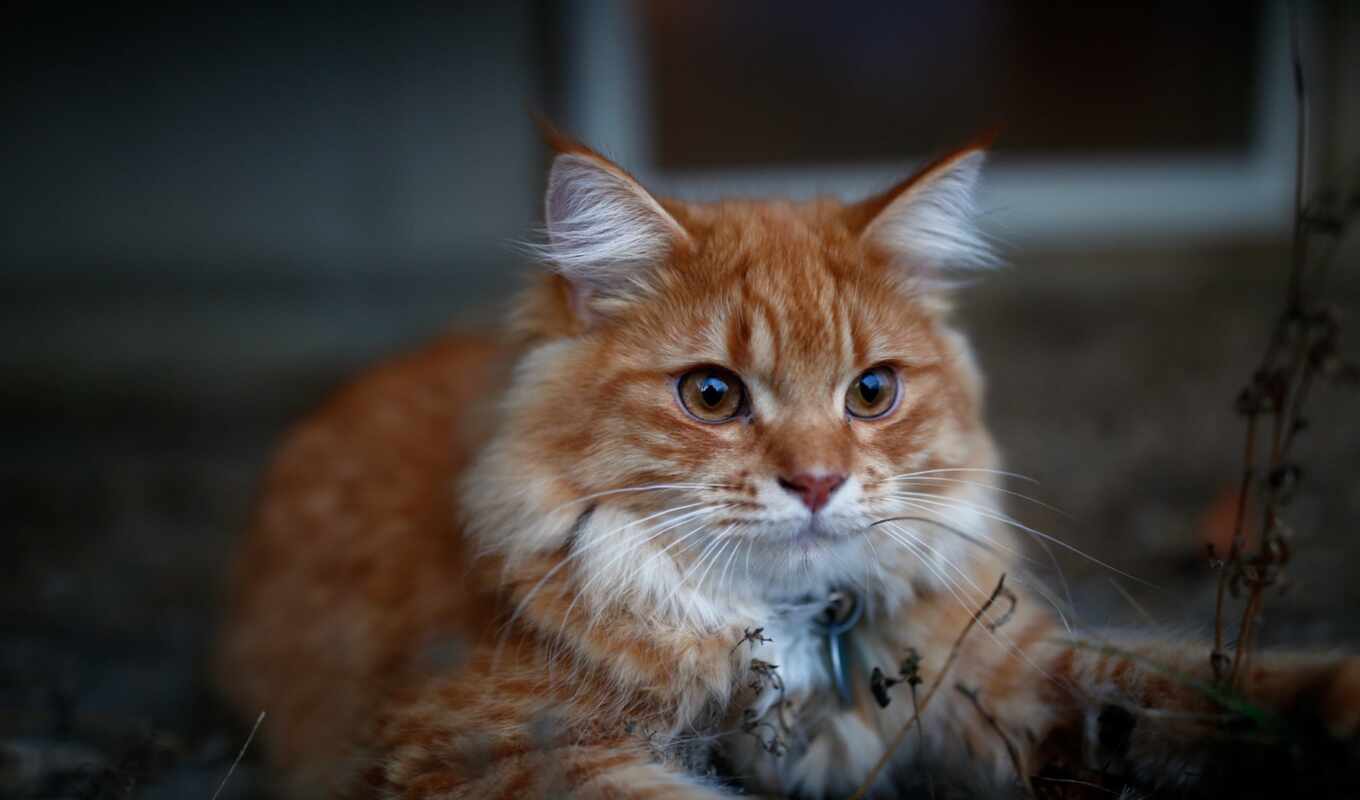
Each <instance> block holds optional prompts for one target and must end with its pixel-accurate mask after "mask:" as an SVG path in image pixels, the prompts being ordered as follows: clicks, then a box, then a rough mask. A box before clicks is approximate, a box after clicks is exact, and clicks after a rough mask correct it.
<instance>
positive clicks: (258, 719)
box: [212, 711, 264, 800]
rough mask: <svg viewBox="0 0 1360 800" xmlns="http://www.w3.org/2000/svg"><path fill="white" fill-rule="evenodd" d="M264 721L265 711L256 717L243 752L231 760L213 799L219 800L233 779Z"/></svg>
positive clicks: (242, 748) (242, 747)
mask: <svg viewBox="0 0 1360 800" xmlns="http://www.w3.org/2000/svg"><path fill="white" fill-rule="evenodd" d="M262 722H264V712H263V711H261V712H260V716H258V717H256V718H255V724H254V725H252V726H251V728H250V735H249V736H247V737H246V741H245V744H243V745H241V752H239V753H237V754H236V760H235V761H233V762H231V766H230V767H229V768H228V769H227V774H226V775H223V776H222V782H221V783H219V784H218V785H217V791H215V792H213V795H212V800H217V797H218V795H220V794H222V790H223V789H225V788H227V781H230V780H231V775H232V773H234V772H235V771H236V767H237V766H239V765H240V763H241V759H243V758H245V757H246V750H248V749H250V743H251V742H253V741H255V734H256V733H258V732H259V730H260V723H262Z"/></svg>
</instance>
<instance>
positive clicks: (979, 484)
mask: <svg viewBox="0 0 1360 800" xmlns="http://www.w3.org/2000/svg"><path fill="white" fill-rule="evenodd" d="M893 482H894V483H957V484H962V485H965V486H976V487H979V488H982V489H990V490H992V491H994V492H1000V493H1002V494H1005V495H1010V496H1011V497H1018V498H1020V499H1021V500H1026V501H1028V502H1031V503H1033V504H1034V505H1036V506H1039V507H1040V508H1046V509H1048V510H1049V511H1052V512H1053V513H1055V514H1061V515H1062V516H1064V517H1067V518H1068V519H1072V515H1071V514H1069V513H1067V512H1066V511H1064V510H1062V509H1061V508H1058V507H1057V506H1054V505H1050V504H1049V503H1045V502H1044V501H1043V500H1040V499H1039V498H1037V497H1033V496H1031V495H1027V494H1025V493H1024V492H1017V491H1013V490H1011V489H1003V488H1001V487H1000V486H993V485H992V484H990V483H983V482H982V481H970V480H964V479H962V478H938V477H915V476H909V477H903V478H896V479H894V480H893Z"/></svg>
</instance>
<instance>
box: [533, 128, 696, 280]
mask: <svg viewBox="0 0 1360 800" xmlns="http://www.w3.org/2000/svg"><path fill="white" fill-rule="evenodd" d="M544 217H545V220H546V222H547V229H548V243H547V245H546V246H545V247H544V248H543V249H542V255H543V256H544V257H545V258H546V259H547V261H548V262H550V263H551V264H552V265H553V266H554V267H555V268H556V269H557V271H558V272H560V273H561V274H562V275H563V276H564V277H566V278H567V280H568V281H570V282H571V283H572V285H573V286H575V287H577V289H578V290H579V291H583V292H585V293H587V294H590V295H605V296H611V295H612V296H617V295H620V294H623V293H625V291H626V290H627V289H629V288H632V287H645V286H647V285H648V284H649V279H650V277H651V270H650V269H649V267H652V266H655V265H656V264H658V263H660V262H661V261H662V260H663V259H664V258H665V256H666V253H667V252H668V251H669V250H670V248H671V247H673V246H674V245H675V244H676V243H677V242H678V241H684V240H687V239H688V235H687V234H686V233H685V230H684V229H683V228H682V227H681V226H680V224H679V223H678V222H676V221H675V219H674V218H673V217H671V215H670V214H668V213H666V211H665V209H663V208H662V207H661V204H660V203H658V202H657V201H656V199H655V198H653V197H652V196H651V195H650V194H648V193H647V190H646V189H643V188H642V186H641V185H639V184H638V183H637V181H635V180H633V178H632V177H631V176H629V175H628V173H626V172H624V171H623V170H622V169H619V168H618V167H617V166H615V165H614V164H612V163H610V162H608V161H606V160H604V159H603V158H602V157H600V156H596V155H595V154H594V153H592V152H590V151H585V152H580V151H568V152H564V153H561V154H560V155H558V156H557V158H556V159H554V161H553V165H552V170H551V172H550V173H549V175H548V191H547V196H546V198H545V202H544Z"/></svg>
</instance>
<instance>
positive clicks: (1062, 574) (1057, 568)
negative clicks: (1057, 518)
mask: <svg viewBox="0 0 1360 800" xmlns="http://www.w3.org/2000/svg"><path fill="white" fill-rule="evenodd" d="M936 497H939V496H936ZM897 500H898V502H900V503H904V504H906V505H908V506H910V507H912V508H915V509H917V510H920V511H924V512H925V513H928V514H940V515H941V516H943V513H942V512H940V511H935V510H933V509H931V508H929V507H927V506H923V505H917V504H915V503H913V502H912V501H910V500H907V499H905V498H903V497H897ZM941 527H944V528H945V530H948V531H951V532H953V533H955V534H956V535H959V536H962V537H964V538H965V539H967V538H968V537H967V535H966V534H964V533H963V532H961V531H960V530H959V529H958V528H955V527H953V526H947V525H946V526H941ZM983 538H984V540H985V541H987V542H988V543H990V544H992V545H995V546H996V547H999V548H1001V549H1003V550H1005V551H1007V552H1009V553H1013V554H1014V555H1016V556H1017V557H1019V558H1020V559H1022V560H1024V561H1027V562H1029V563H1031V564H1035V565H1038V562H1037V561H1035V560H1034V559H1032V558H1030V557H1028V556H1026V555H1024V554H1023V553H1020V552H1019V551H1017V550H1015V549H1014V548H1012V547H1007V546H1006V545H1005V544H1003V543H1001V542H992V541H991V540H990V539H986V538H985V537H983ZM1036 542H1037V544H1038V545H1039V549H1041V550H1043V551H1044V555H1045V556H1047V557H1048V562H1049V564H1050V565H1051V566H1052V567H1053V572H1054V573H1055V574H1057V576H1058V583H1059V584H1060V585H1061V586H1062V590H1063V596H1064V597H1066V598H1067V606H1068V608H1070V609H1071V610H1072V613H1073V614H1075V613H1076V608H1077V604H1076V601H1075V600H1073V599H1072V587H1071V585H1070V584H1069V583H1068V581H1067V572H1066V570H1064V569H1063V567H1062V564H1061V563H1059V561H1058V558H1057V556H1055V555H1054V554H1053V549H1052V548H1050V547H1049V546H1048V542H1045V541H1044V540H1043V539H1037V540H1036ZM978 544H980V543H978ZM983 546H984V547H986V546H985V545H983ZM987 549H990V548H987ZM1054 608H1055V609H1056V608H1057V606H1056V605H1055V606H1054ZM1059 615H1060V616H1061V612H1059ZM1064 624H1066V620H1065V619H1064Z"/></svg>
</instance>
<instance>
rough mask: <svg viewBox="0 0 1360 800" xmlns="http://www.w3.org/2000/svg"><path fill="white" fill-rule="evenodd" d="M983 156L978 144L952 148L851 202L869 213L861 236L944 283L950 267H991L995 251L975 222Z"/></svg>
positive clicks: (914, 270) (863, 213) (906, 265)
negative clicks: (897, 180) (880, 190)
mask: <svg viewBox="0 0 1360 800" xmlns="http://www.w3.org/2000/svg"><path fill="white" fill-rule="evenodd" d="M986 156H987V154H986V151H985V150H982V149H980V148H977V147H972V148H967V149H964V150H962V151H959V152H956V153H953V154H951V155H949V156H946V157H945V158H942V159H940V160H938V161H936V162H934V163H932V164H930V165H929V166H927V167H926V168H924V169H922V170H921V171H920V172H918V173H917V174H916V175H914V176H912V177H911V178H908V179H907V180H906V181H903V182H902V183H900V184H898V185H897V186H895V187H893V188H892V189H890V190H889V191H888V192H886V193H884V194H882V195H879V196H877V197H874V198H871V199H870V200H868V201H865V203H862V204H861V205H860V206H858V207H856V210H857V211H858V213H859V214H860V216H861V217H862V218H863V217H867V218H868V221H867V223H865V225H864V228H863V233H862V234H861V238H862V240H863V241H864V242H866V243H869V244H872V245H873V246H875V247H878V248H881V249H882V250H883V251H884V252H886V253H888V254H890V255H891V256H892V257H893V258H894V260H897V261H899V262H901V264H902V266H903V267H904V268H905V269H907V270H910V272H911V273H912V274H913V275H914V276H915V277H926V278H927V279H933V280H936V281H945V282H947V277H948V276H947V273H949V272H952V271H957V270H971V269H980V268H989V267H994V266H996V265H997V264H998V263H999V259H998V258H997V256H996V252H995V251H994V250H993V248H992V246H991V244H990V243H989V242H988V241H987V239H986V237H985V236H984V235H983V234H982V232H981V231H980V230H979V229H978V227H977V224H976V222H977V216H978V209H977V202H976V198H975V190H976V188H977V183H978V177H979V176H980V175H981V172H982V164H983V162H984V161H985V160H986ZM923 273H924V274H923Z"/></svg>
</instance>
